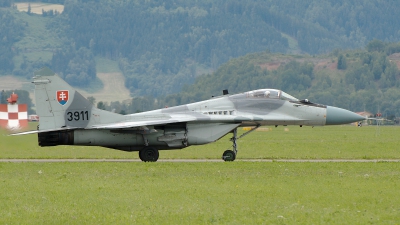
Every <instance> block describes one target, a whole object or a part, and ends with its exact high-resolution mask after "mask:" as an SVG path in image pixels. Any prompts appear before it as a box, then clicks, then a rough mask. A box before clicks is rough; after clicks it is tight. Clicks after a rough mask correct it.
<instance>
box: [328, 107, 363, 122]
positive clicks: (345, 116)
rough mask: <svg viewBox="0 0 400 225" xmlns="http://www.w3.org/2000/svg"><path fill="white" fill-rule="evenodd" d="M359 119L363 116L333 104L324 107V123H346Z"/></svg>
mask: <svg viewBox="0 0 400 225" xmlns="http://www.w3.org/2000/svg"><path fill="white" fill-rule="evenodd" d="M361 120H365V118H364V117H363V116H360V115H358V114H356V113H353V112H351V111H349V110H346V109H342V108H337V107H333V106H327V107H326V123H325V124H326V125H339V124H348V123H353V122H357V121H361Z"/></svg>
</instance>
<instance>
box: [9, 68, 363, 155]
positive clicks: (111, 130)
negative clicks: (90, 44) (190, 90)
mask: <svg viewBox="0 0 400 225" xmlns="http://www.w3.org/2000/svg"><path fill="white" fill-rule="evenodd" d="M34 75H35V76H34V78H33V82H32V83H33V84H34V85H35V99H36V110H37V114H38V115H39V118H40V120H39V126H38V130H35V131H28V132H23V133H19V134H15V135H20V134H32V133H37V134H38V142H39V146H42V147H45V146H57V145H81V146H102V147H106V148H111V149H117V150H122V151H128V152H133V151H138V152H139V158H140V159H141V160H142V161H144V162H155V161H157V160H158V158H159V150H169V149H183V148H186V147H188V146H190V145H203V144H207V143H211V142H215V141H217V140H218V139H220V138H221V137H223V136H225V135H226V134H228V133H232V134H233V135H232V138H231V139H230V140H231V141H232V143H233V144H232V149H229V150H226V151H224V153H223V154H222V159H223V160H225V161H234V160H235V158H236V155H237V154H238V145H237V140H238V139H239V138H242V137H244V136H245V135H247V134H249V133H250V132H252V131H254V130H255V129H256V128H258V127H260V126H263V125H274V126H278V125H298V126H324V125H338V124H348V123H352V122H356V121H361V120H364V119H365V118H364V117H362V116H360V115H358V114H356V113H353V112H351V111H348V110H345V109H342V108H337V107H333V106H326V105H321V104H316V103H312V102H310V101H309V100H307V99H304V100H299V99H297V98H295V97H293V96H291V95H289V94H287V93H285V92H283V91H281V90H277V89H259V90H253V91H248V92H244V93H239V94H232V95H230V94H228V91H227V90H224V92H223V95H221V96H218V97H213V98H211V99H208V100H205V101H200V102H196V103H191V104H187V105H181V106H175V107H169V108H163V109H158V110H153V111H148V112H142V113H136V114H130V115H120V114H116V113H113V112H109V111H105V110H100V109H98V108H96V107H95V106H93V104H91V103H90V102H89V101H88V100H87V99H86V98H84V97H83V96H82V95H81V94H80V93H79V92H78V91H76V90H75V89H74V88H72V87H71V86H70V85H69V84H68V83H66V82H65V81H64V80H63V79H61V78H60V77H59V76H58V75H57V74H55V73H54V72H52V71H51V70H50V69H48V68H43V69H41V70H40V71H37V72H35V73H34ZM243 126H246V127H247V126H252V127H253V128H252V129H251V130H249V131H247V132H246V133H244V134H242V135H241V136H238V132H237V129H238V128H239V127H243Z"/></svg>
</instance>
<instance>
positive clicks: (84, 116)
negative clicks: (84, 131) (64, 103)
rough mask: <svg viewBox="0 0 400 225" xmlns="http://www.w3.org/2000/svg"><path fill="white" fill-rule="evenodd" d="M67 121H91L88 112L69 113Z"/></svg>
mask: <svg viewBox="0 0 400 225" xmlns="http://www.w3.org/2000/svg"><path fill="white" fill-rule="evenodd" d="M67 120H68V121H73V120H75V121H78V120H89V112H88V111H74V112H67Z"/></svg>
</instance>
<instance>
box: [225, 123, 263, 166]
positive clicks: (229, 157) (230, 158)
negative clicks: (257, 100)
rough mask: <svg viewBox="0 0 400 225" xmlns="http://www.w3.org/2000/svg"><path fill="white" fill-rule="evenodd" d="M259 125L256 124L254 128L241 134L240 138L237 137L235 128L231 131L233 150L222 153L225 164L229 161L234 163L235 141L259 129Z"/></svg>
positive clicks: (235, 153)
mask: <svg viewBox="0 0 400 225" xmlns="http://www.w3.org/2000/svg"><path fill="white" fill-rule="evenodd" d="M260 126H261V125H260V124H257V125H256V126H255V127H253V128H251V129H250V130H249V131H247V132H246V133H243V134H242V135H240V137H237V128H235V129H234V130H233V137H232V138H231V141H232V148H233V150H226V151H224V153H223V154H222V159H223V160H224V161H225V162H230V161H235V159H236V155H237V152H238V150H237V142H236V141H237V140H238V139H240V138H242V137H244V136H246V135H248V134H249V133H251V132H253V131H255V130H256V129H257V128H259V127H260Z"/></svg>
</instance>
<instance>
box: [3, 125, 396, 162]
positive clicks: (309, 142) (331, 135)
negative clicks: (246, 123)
mask: <svg viewBox="0 0 400 225" xmlns="http://www.w3.org/2000/svg"><path fill="white" fill-rule="evenodd" d="M35 127H36V123H32V125H31V129H34V128H35ZM285 128H286V129H285ZM270 129H271V130H270V131H255V132H253V133H251V134H249V135H248V136H246V137H244V138H242V139H239V140H238V146H239V154H238V157H237V158H238V159H400V139H399V138H398V137H399V136H400V127H398V126H384V127H379V128H377V127H376V126H364V127H361V128H358V127H355V126H330V127H329V126H327V127H314V128H311V127H302V128H300V127H297V126H288V127H281V126H279V127H277V128H275V127H270ZM285 130H286V131H285ZM242 132H243V130H242V129H239V133H242ZM230 137H231V134H228V135H227V136H225V137H224V138H222V139H221V140H219V141H217V142H215V143H211V144H207V145H201V146H191V147H188V148H185V149H183V150H171V151H160V159H170V158H172V159H203V158H208V159H220V158H221V155H222V153H223V151H224V150H226V149H230V148H231V142H229V138H230ZM0 158H100V159H102V158H138V154H137V153H136V152H133V153H129V152H121V151H117V150H112V149H107V148H102V147H83V146H56V147H39V146H38V145H37V135H24V136H5V135H4V134H3V135H0Z"/></svg>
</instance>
